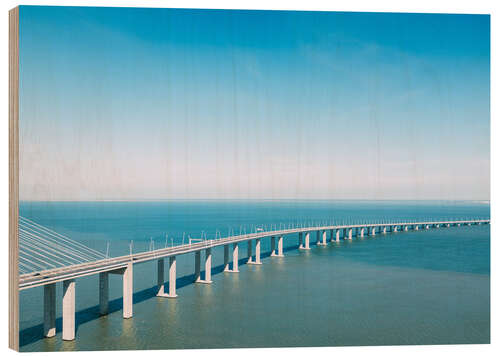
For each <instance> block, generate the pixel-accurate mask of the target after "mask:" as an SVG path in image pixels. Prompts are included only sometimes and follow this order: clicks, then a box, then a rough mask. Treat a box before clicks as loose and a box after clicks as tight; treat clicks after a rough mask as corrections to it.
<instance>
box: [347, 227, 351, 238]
mask: <svg viewBox="0 0 500 357" xmlns="http://www.w3.org/2000/svg"><path fill="white" fill-rule="evenodd" d="M347 239H349V240H352V228H349V229H348V230H347Z"/></svg>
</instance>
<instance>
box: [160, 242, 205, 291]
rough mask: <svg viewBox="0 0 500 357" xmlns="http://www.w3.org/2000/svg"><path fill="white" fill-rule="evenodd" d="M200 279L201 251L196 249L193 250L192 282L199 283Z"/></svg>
mask: <svg viewBox="0 0 500 357" xmlns="http://www.w3.org/2000/svg"><path fill="white" fill-rule="evenodd" d="M158 275H160V274H158ZM200 281H201V252H200V251H199V250H197V251H196V252H194V282H195V283H199V282H200Z"/></svg>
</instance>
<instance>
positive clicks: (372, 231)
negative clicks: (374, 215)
mask: <svg viewBox="0 0 500 357" xmlns="http://www.w3.org/2000/svg"><path fill="white" fill-rule="evenodd" d="M375 228H376V227H372V229H371V232H370V235H371V236H374V235H375Z"/></svg>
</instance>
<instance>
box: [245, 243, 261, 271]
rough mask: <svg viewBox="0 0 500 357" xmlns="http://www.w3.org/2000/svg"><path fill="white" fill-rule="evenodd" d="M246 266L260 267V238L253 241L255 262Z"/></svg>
mask: <svg viewBox="0 0 500 357" xmlns="http://www.w3.org/2000/svg"><path fill="white" fill-rule="evenodd" d="M248 264H255V265H260V264H262V263H261V262H260V238H256V239H255V260H252V261H251V262H248Z"/></svg>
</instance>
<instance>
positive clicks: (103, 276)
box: [99, 272, 109, 315]
mask: <svg viewBox="0 0 500 357" xmlns="http://www.w3.org/2000/svg"><path fill="white" fill-rule="evenodd" d="M108 306H109V273H108V272H104V273H99V313H100V314H101V315H107V314H108Z"/></svg>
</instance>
